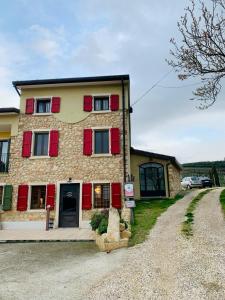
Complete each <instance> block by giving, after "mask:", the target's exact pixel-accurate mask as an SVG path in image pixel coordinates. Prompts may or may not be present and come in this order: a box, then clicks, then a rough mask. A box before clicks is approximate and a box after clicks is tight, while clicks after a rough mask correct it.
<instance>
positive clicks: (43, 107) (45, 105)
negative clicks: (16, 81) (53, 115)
mask: <svg viewBox="0 0 225 300" xmlns="http://www.w3.org/2000/svg"><path fill="white" fill-rule="evenodd" d="M50 106H51V99H37V100H36V113H37V114H45V113H50Z"/></svg>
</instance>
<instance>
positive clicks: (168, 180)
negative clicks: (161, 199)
mask: <svg viewBox="0 0 225 300" xmlns="http://www.w3.org/2000/svg"><path fill="white" fill-rule="evenodd" d="M169 165H170V162H168V163H167V164H166V176H167V189H168V197H169V198H170V178H169V170H168V166H169Z"/></svg>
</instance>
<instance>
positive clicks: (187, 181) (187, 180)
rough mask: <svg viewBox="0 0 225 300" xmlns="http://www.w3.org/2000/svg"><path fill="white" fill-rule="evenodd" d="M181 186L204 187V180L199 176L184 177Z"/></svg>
mask: <svg viewBox="0 0 225 300" xmlns="http://www.w3.org/2000/svg"><path fill="white" fill-rule="evenodd" d="M181 186H182V187H183V188H185V189H192V188H195V187H202V182H201V180H200V179H199V178H198V177H197V176H192V177H184V178H183V179H182V181H181Z"/></svg>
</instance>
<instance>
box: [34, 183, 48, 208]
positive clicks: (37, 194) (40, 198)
mask: <svg viewBox="0 0 225 300" xmlns="http://www.w3.org/2000/svg"><path fill="white" fill-rule="evenodd" d="M45 197H46V186H45V185H36V186H32V187H31V199H30V209H44V208H45Z"/></svg>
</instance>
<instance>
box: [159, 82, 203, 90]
mask: <svg viewBox="0 0 225 300" xmlns="http://www.w3.org/2000/svg"><path fill="white" fill-rule="evenodd" d="M200 83H202V82H201V81H199V82H196V83H190V84H186V85H180V86H165V85H158V87H160V88H164V89H182V88H185V87H189V86H194V85H199V84H200Z"/></svg>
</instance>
